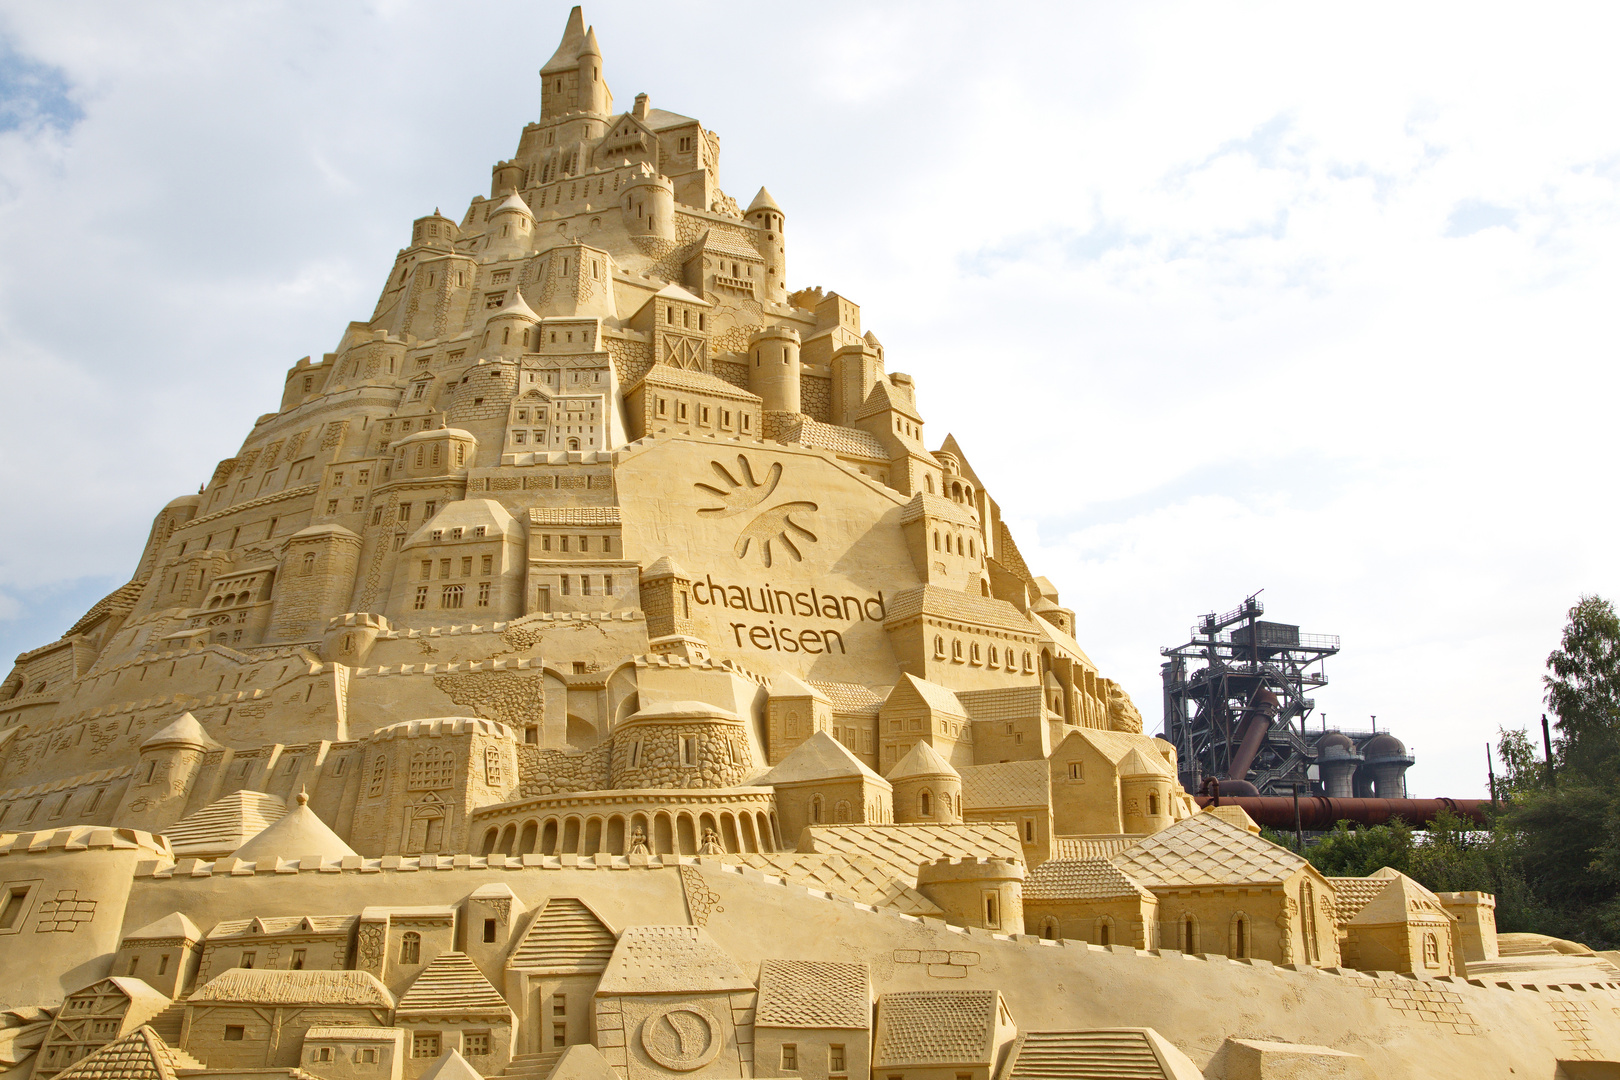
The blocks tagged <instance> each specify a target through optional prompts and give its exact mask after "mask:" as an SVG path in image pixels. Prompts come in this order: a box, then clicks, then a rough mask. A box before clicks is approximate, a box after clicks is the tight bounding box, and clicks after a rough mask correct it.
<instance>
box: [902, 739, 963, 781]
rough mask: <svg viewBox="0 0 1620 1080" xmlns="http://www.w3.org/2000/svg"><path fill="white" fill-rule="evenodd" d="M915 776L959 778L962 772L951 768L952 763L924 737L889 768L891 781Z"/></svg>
mask: <svg viewBox="0 0 1620 1080" xmlns="http://www.w3.org/2000/svg"><path fill="white" fill-rule="evenodd" d="M914 776H950V777H955V778H956V779H957V780H960V779H962V774H961V773H959V772H957V771H956V770H955V769H953V768H951V763H950V762H948V761H946V760H945V759H944V758H942V757H940V756H939V751H938V750H935V749H934V748H933V747H932V746H930V745H928V743H927V742H925V741H923V740H922V739H918V740H917V741H916V742H915V743H913V744H912V746H911V749H910V750H908V751H906V756H905V757H903V758H901V759H900V760H899V761H897V762H895V765H894V768H892V769H890V770H889V776H888V780H889V783H891V784H892V783H894V782H895V781H896V780H909V779H911V778H912V777H914Z"/></svg>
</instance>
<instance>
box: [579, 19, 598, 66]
mask: <svg viewBox="0 0 1620 1080" xmlns="http://www.w3.org/2000/svg"><path fill="white" fill-rule="evenodd" d="M579 55H580V56H595V57H597V58H600V57H601V55H602V49H601V47H600V46H598V45H597V44H596V27H594V26H588V27H586V28H585V44H583V45H581V46H580V48H579Z"/></svg>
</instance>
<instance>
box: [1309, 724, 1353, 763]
mask: <svg viewBox="0 0 1620 1080" xmlns="http://www.w3.org/2000/svg"><path fill="white" fill-rule="evenodd" d="M1355 753H1356V744H1355V743H1353V742H1351V741H1350V736H1348V735H1346V734H1344V733H1342V732H1338V731H1335V732H1332V733H1330V734H1327V735H1324V736H1322V737H1321V738H1320V739H1318V740H1316V760H1318V761H1321V760H1322V759H1323V758H1347V757H1354V756H1355Z"/></svg>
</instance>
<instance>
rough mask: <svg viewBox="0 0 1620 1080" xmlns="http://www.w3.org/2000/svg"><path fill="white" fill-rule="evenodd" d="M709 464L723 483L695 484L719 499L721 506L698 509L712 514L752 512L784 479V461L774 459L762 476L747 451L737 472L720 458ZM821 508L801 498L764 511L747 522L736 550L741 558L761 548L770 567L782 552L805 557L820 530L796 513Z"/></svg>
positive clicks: (795, 558) (739, 458)
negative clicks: (757, 474)
mask: <svg viewBox="0 0 1620 1080" xmlns="http://www.w3.org/2000/svg"><path fill="white" fill-rule="evenodd" d="M709 468H711V469H713V470H714V474H715V477H716V479H717V480H718V481H719V483H720V485H721V486H719V487H716V486H715V485H714V484H693V485H692V486H693V487H694V488H696V489H697V490H698V491H701V492H703V493H704V494H705V495H708V496H709V497H711V498H713V499H714V500H716V501H717V502H719V504H720V505H719V506H705V507H703V508H701V509H700V510H698V513H699V514H704V515H708V516H710V517H722V518H727V517H734V516H736V515H738V514H745V513H748V512H749V511H751V510H754V509H755V508H757V507H759V506H760V505H761V504H763V503H764V502H765V501H766V500H767V499H769V498H770V497H771V493H772V492H774V491H775V490H776V487H777V485H778V484H780V483H781V482H782V463H781V462H779V461H778V462H773V463H772V464H771V467H770V469H769V470H768V471H767V472H766V474H765V478H764V479H763V480H760V479H757V478H756V477H755V476H754V467H753V465H752V464H751V463H750V462H749V460H748V456H747V455H746V454H738V455H737V465H736V471H735V473H733V472H732V470H730V469H728V468H726V466H724V465H722V464H720V462H718V461H711V462H709ZM817 509H818V507H817V506H816V504H815V503H813V502H804V501H799V502H785V503H778V504H777V505H775V506H772V507H770V508H768V509H766V510H764V511H761V512H760V513H758V514H756V515H755V516H754V518H753V520H751V521H750V522H749V523H748V524H747V525H745V526H743V529H742V532H741V533H739V534H738V536H737V543H736V546H735V547H734V548H733V549H732V553H733V554H734V555H736V556H737V558H739V559H741V558H744V557H746V556H747V555H748V552H749V549H750V548H757V549H758V550H759V557H760V559H761V561H763V562H764V563H765V565H766V567H767V568H768V567H770V566H771V565H773V564H774V563H775V562H776V558H777V554H778V553H779V552H780V553H783V554H786V555H787V557H788V558H790V559H792V560H793V561H794V562H802V561H804V552H803V551H802V550H801V548H802V547H803V546H805V545H807V544H814V543H815V542H816V534H815V533H813V532H811V531H810V530H809V529H807V528H805V527H804V526H803V525H801V524H800V523H799V522H798V521H795V520H794V517H793V516H794V515H795V514H798V515H800V516H801V517H803V515H805V514H811V513H814V512H815V511H816V510H817Z"/></svg>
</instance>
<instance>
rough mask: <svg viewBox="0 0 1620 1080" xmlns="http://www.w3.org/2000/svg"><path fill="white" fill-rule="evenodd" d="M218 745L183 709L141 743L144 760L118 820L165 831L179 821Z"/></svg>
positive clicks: (123, 802)
mask: <svg viewBox="0 0 1620 1080" xmlns="http://www.w3.org/2000/svg"><path fill="white" fill-rule="evenodd" d="M218 749H220V744H219V743H217V742H215V741H214V740H213V738H211V737H210V736H209V734H208V732H206V731H204V730H203V726H202V725H201V724H199V723H198V722H197V718H196V717H195V716H192V715H191V714H190V713H182V714H181V715H180V717H179V719H177V720H175V721H174V722H173V723H171V724H169V725H168V726H167V727H164V728H162V729H160V730H159V731H158V732H157V733H156V734H155V735H153V736H151V737H150V738H149V739H147V740H146V741H145V742H143V743H141V747H140V755H141V759H140V763H139V764H138V765H137V766H136V767H135V775H134V776H132V777H130V781H129V786H128V787H127V788H125V789H124V798H123V801H122V803H121V804H120V806H119V807H118V813H117V814H116V815H115V817H114V820H116V821H118V822H119V823H120V824H125V823H127V824H129V825H130V826H133V827H135V828H141V829H146V830H148V831H150V832H162V831H163V829H164V828H165V827H167V826H169V825H172V824H174V823H175V822H176V821H179V820H180V818H181V816H182V815H183V814H184V812H185V808H186V800H187V799H188V798H189V797H190V795H191V788H192V785H193V784H194V783H195V782H196V780H197V774H198V773H199V772H201V771H202V765H203V758H204V757H205V756H206V755H207V754H208V752H209V751H211V750H218Z"/></svg>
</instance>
